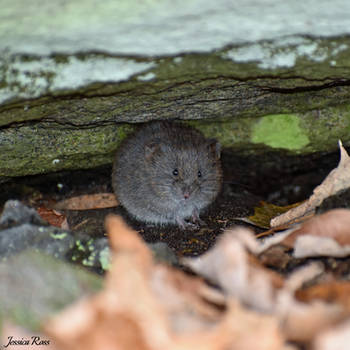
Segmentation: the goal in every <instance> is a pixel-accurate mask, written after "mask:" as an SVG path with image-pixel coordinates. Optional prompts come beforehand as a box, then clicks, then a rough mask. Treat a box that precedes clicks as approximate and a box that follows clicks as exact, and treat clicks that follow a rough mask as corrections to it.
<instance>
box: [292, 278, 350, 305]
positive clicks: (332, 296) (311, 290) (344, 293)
mask: <svg viewBox="0 0 350 350" xmlns="http://www.w3.org/2000/svg"><path fill="white" fill-rule="evenodd" d="M295 296H296V298H297V299H298V300H300V301H303V302H310V301H312V300H315V299H318V300H324V301H326V302H327V303H338V304H341V305H343V306H344V307H345V308H346V309H347V310H349V311H350V282H349V281H331V282H327V283H320V284H317V285H314V286H311V287H308V288H304V289H300V290H297V291H296V293H295Z"/></svg>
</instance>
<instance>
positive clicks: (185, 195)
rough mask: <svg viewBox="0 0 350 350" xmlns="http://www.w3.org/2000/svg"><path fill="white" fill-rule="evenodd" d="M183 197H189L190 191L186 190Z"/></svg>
mask: <svg viewBox="0 0 350 350" xmlns="http://www.w3.org/2000/svg"><path fill="white" fill-rule="evenodd" d="M184 198H185V199H188V198H190V193H189V192H188V191H186V192H184Z"/></svg>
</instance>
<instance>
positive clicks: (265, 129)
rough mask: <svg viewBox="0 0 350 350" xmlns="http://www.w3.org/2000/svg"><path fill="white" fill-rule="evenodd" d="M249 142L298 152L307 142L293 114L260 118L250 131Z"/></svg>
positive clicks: (297, 119) (297, 118)
mask: <svg viewBox="0 0 350 350" xmlns="http://www.w3.org/2000/svg"><path fill="white" fill-rule="evenodd" d="M251 141H252V142H253V143H263V144H265V145H267V146H270V147H272V148H283V149H288V150H300V149H302V148H303V147H305V146H306V145H307V144H308V143H309V142H310V140H309V138H308V135H307V134H306V133H305V130H303V129H302V128H301V127H300V125H299V117H298V116H297V115H295V114H274V115H266V116H264V117H262V118H261V119H260V120H259V121H258V122H257V123H256V124H255V125H254V126H253V129H252V136H251Z"/></svg>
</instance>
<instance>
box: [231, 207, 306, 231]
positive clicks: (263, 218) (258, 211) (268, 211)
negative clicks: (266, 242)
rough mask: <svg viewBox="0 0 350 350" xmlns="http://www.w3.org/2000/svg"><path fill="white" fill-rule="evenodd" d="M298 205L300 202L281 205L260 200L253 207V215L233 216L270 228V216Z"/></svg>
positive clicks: (272, 216)
mask: <svg viewBox="0 0 350 350" xmlns="http://www.w3.org/2000/svg"><path fill="white" fill-rule="evenodd" d="M298 205H300V203H294V204H291V205H287V206H284V207H281V206H278V205H275V204H271V203H267V202H264V201H260V203H259V206H258V207H255V208H254V215H251V216H248V217H247V218H235V219H236V220H240V221H243V222H247V223H248V224H251V225H254V226H257V227H261V228H270V221H271V219H272V218H274V217H276V216H277V215H280V214H282V213H286V212H287V211H288V210H289V209H291V208H295V207H296V206H298ZM287 227H288V226H286V227H282V228H281V229H285V228H287Z"/></svg>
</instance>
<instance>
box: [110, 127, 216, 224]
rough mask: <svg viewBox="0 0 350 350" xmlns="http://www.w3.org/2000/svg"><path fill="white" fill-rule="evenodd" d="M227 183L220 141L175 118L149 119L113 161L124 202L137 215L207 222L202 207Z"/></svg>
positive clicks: (147, 219) (155, 220) (152, 219)
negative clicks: (221, 162) (209, 137)
mask: <svg viewBox="0 0 350 350" xmlns="http://www.w3.org/2000/svg"><path fill="white" fill-rule="evenodd" d="M221 183H222V172H221V164H220V145H219V143H218V142H216V141H215V140H212V139H206V138H204V136H203V135H202V134H201V133H200V132H199V131H197V130H196V129H193V128H191V127H189V126H185V125H183V124H180V123H175V122H151V123H148V124H144V125H143V126H142V127H141V128H140V129H139V130H138V131H137V132H136V133H135V134H133V135H132V136H130V137H129V138H127V139H126V141H125V142H124V143H123V144H122V146H121V147H120V148H119V150H118V152H117V155H116V159H115V162H114V168H113V174H112V184H113V188H114V191H115V193H116V196H117V199H118V200H119V202H120V204H121V205H122V206H123V207H124V208H125V209H126V210H127V211H128V212H129V213H130V214H131V215H132V216H133V217H135V218H136V219H137V220H140V221H143V222H147V223H154V224H168V223H171V224H177V225H179V226H180V227H181V228H182V229H184V228H185V227H186V226H193V224H191V223H189V222H186V221H185V219H191V220H192V222H193V223H203V222H202V221H201V220H200V218H199V214H200V212H201V211H202V210H203V209H204V208H205V207H207V206H208V205H209V204H210V203H212V202H213V200H214V199H215V198H216V196H217V194H218V192H219V191H220V187H221Z"/></svg>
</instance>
